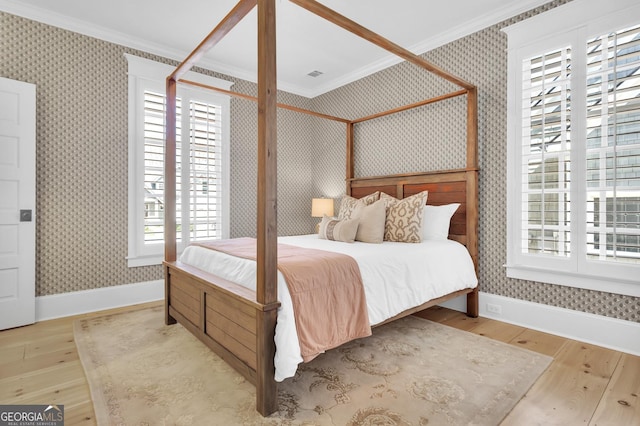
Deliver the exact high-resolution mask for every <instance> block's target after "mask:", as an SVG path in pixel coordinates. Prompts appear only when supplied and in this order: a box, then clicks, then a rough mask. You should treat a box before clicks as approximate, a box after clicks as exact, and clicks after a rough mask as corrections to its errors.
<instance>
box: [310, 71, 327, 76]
mask: <svg viewBox="0 0 640 426" xmlns="http://www.w3.org/2000/svg"><path fill="white" fill-rule="evenodd" d="M322 74H324V73H323V72H322V71H318V70H316V71H311V72H310V73H309V74H307V75H308V76H309V77H317V76H319V75H322Z"/></svg>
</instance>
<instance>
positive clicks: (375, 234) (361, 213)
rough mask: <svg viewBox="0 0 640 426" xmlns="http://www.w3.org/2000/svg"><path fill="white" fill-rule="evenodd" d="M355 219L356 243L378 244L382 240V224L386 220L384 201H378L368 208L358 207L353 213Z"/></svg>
mask: <svg viewBox="0 0 640 426" xmlns="http://www.w3.org/2000/svg"><path fill="white" fill-rule="evenodd" d="M354 217H357V218H358V219H359V220H360V222H359V223H358V231H357V232H356V241H362V242H364V243H374V244H380V243H382V241H383V239H384V224H385V218H386V212H385V204H384V201H382V200H379V201H376V202H375V203H373V204H370V205H368V206H362V205H361V206H358V207H357V208H356V210H355V212H354Z"/></svg>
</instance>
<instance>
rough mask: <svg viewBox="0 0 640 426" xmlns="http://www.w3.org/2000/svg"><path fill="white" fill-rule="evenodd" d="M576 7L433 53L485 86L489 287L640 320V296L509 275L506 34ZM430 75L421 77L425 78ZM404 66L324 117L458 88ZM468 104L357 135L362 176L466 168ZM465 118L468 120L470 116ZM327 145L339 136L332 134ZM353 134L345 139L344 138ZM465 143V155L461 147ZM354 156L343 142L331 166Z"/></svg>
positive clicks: (320, 103)
mask: <svg viewBox="0 0 640 426" xmlns="http://www.w3.org/2000/svg"><path fill="white" fill-rule="evenodd" d="M566 2H567V1H564V0H560V1H554V2H552V3H549V4H547V5H544V6H542V7H540V8H538V9H536V10H534V11H530V12H528V13H525V14H523V15H521V16H518V17H514V18H512V19H509V20H508V21H505V22H502V23H500V24H498V25H495V26H492V27H490V28H487V29H484V30H482V31H479V32H477V33H475V34H472V35H470V36H467V37H464V38H462V39H459V40H456V41H454V42H452V43H449V44H447V45H445V46H442V47H440V48H438V49H435V50H433V51H431V52H428V53H426V54H425V55H423V57H424V58H425V59H427V60H429V61H430V62H432V63H434V64H436V65H438V66H440V67H442V68H443V69H445V70H447V71H450V72H452V73H454V74H455V75H457V76H459V77H462V78H463V79H465V80H467V81H469V82H471V83H473V84H475V85H477V86H478V96H479V100H478V109H479V120H478V121H479V128H478V131H479V141H480V143H479V156H480V225H479V240H480V241H479V253H480V272H479V275H480V277H479V278H480V290H481V291H483V292H487V293H491V294H496V295H502V296H506V297H511V298H515V299H520V300H526V301H530V302H536V303H542V304H546V305H551V306H558V307H563V308H568V309H573V310H577V311H582V312H589V313H594V314H599V315H604V316H608V317H613V318H620V319H625V320H629V321H634V322H640V298H635V297H630V296H622V295H617V294H611V293H602V292H597V291H591V290H582V289H576V288H571V287H564V286H557V285H551V284H543V283H536V282H529V281H522V280H515V279H509V278H507V277H506V273H505V270H504V268H503V266H502V265H504V264H505V263H506V251H507V248H506V242H507V234H506V224H505V221H504V216H505V214H506V202H507V200H506V196H507V195H506V194H507V193H506V169H507V157H506V154H507V146H506V129H507V105H506V103H507V52H506V49H507V38H506V34H504V33H502V32H501V31H500V29H501V28H503V27H505V26H507V25H510V24H512V23H515V22H517V21H520V20H522V19H524V18H526V17H530V16H533V15H534V14H537V13H540V12H542V11H544V10H548V9H551V8H553V7H556V6H558V5H560V4H563V3H566ZM419 74H420V75H419ZM423 74H425V73H424V72H421V71H420V70H419V69H418V68H417V67H414V66H412V65H411V64H408V63H401V64H398V65H396V66H394V67H391V68H388V69H386V70H383V71H381V72H379V73H376V74H375V75H372V76H369V77H366V78H363V79H361V80H359V81H356V82H354V83H351V84H349V85H347V86H344V87H341V88H339V89H336V90H334V91H332V92H329V93H327V94H324V95H321V96H319V97H317V98H315V99H314V107H315V108H317V109H318V110H319V111H322V112H325V113H330V114H336V115H343V116H348V117H351V118H355V117H361V116H365V115H367V114H371V113H375V112H378V111H382V110H385V109H390V108H393V107H395V106H399V105H404V104H408V103H410V102H415V101H419V100H421V99H425V98H427V97H429V96H435V95H437V94H441V93H445V92H447V90H448V91H451V86H450V85H449V84H448V83H446V82H445V83H444V84H443V83H442V82H438V81H435V80H434V79H432V78H428V77H425V76H424V75H423ZM464 108H465V105H464V99H461V101H457V100H453V101H451V100H450V101H447V103H446V104H445V105H443V106H438V107H435V106H434V107H423V108H421V109H420V110H419V111H416V110H414V111H415V112H412V113H411V114H410V115H409V114H406V113H403V114H404V115H405V117H398V118H397V120H386V121H384V122H383V123H376V122H374V123H372V124H369V123H362V124H360V125H358V126H359V127H358V128H357V129H356V155H355V161H356V165H355V169H356V170H355V171H356V175H357V176H367V175H380V174H387V173H408V172H416V171H422V170H430V169H444V168H450V167H464V161H465V160H464V138H465V135H466V130H465V129H464V121H463V122H462V123H460V122H458V121H457V120H458V119H459V118H460V117H464V113H463V112H461V111H464ZM463 120H464V119H463ZM319 137H321V139H322V140H323V141H324V140H325V139H327V140H329V139H330V138H335V139H337V138H338V136H334V135H331V136H326V137H325V138H322V135H320V136H319ZM340 137H342V138H344V136H340ZM458 147H462V150H460V148H458ZM334 156H335V157H337V158H344V157H340V156H344V147H343V146H342V145H340V146H336V147H335V148H334V149H333V150H332V151H331V152H330V153H328V154H327V155H326V156H325V157H324V158H323V161H329V159H330V158H332V157H334ZM318 179H319V183H318V184H319V185H328V186H331V185H335V184H336V183H337V181H338V180H339V175H337V176H333V175H332V176H328V177H323V176H318Z"/></svg>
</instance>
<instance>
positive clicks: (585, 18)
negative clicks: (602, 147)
mask: <svg viewBox="0 0 640 426" xmlns="http://www.w3.org/2000/svg"><path fill="white" fill-rule="evenodd" d="M637 3H638V2H637V0H609V1H602V0H574V1H572V2H571V3H567V4H565V5H563V6H559V7H557V8H554V9H552V10H550V11H548V12H545V13H542V14H540V15H536V16H534V17H532V18H530V19H527V20H524V21H521V22H519V23H517V24H514V25H512V26H509V27H507V28H505V29H503V31H504V32H506V33H507V35H508V46H509V48H508V82H507V84H508V100H507V123H508V129H507V264H506V265H505V267H506V273H507V276H508V277H510V278H518V279H524V280H529V281H535V282H544V283H551V284H559V285H566V286H570V287H577V288H584V289H590V290H598V291H605V292H611V293H618V294H624V295H630V296H636V297H638V296H640V280H638V277H639V276H640V265H638V264H629V265H626V264H620V263H615V264H614V263H613V262H606V261H600V260H593V259H588V258H587V256H586V250H587V245H586V238H587V233H586V151H585V147H584V141H585V139H586V43H587V40H588V39H589V38H590V37H597V36H600V35H602V34H604V33H606V32H608V31H615V30H619V29H622V28H624V27H631V26H634V25H637V24H640V4H637ZM567 45H570V46H571V51H572V55H571V56H572V58H571V63H572V81H571V134H572V137H571V139H572V140H571V223H570V229H571V235H572V237H571V254H570V255H569V256H568V257H560V256H552V255H544V254H528V253H524V252H523V250H522V238H521V233H522V228H521V224H522V223H523V222H522V214H523V212H522V184H523V182H522V178H523V175H522V171H521V162H522V160H521V158H522V142H521V141H522V71H523V69H522V67H523V61H524V60H526V59H528V58H531V57H533V56H535V55H540V54H544V53H546V52H549V51H551V50H554V49H558V48H562V47H565V46H567Z"/></svg>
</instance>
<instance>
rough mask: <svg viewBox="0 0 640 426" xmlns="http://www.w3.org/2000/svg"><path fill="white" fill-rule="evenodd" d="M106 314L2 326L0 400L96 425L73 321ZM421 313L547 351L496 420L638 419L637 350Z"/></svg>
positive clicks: (442, 311)
mask: <svg viewBox="0 0 640 426" xmlns="http://www.w3.org/2000/svg"><path fill="white" fill-rule="evenodd" d="M156 304H157V303H152V304H147V305H156ZM127 309H130V308H123V309H117V310H112V311H108V312H114V311H118V310H127ZM104 313H105V312H99V313H94V314H87V315H83V316H76V317H69V318H62V319H57V320H52V321H44V322H41V323H37V324H34V325H30V326H27V327H20V328H15V329H12V330H6V331H2V332H0V405H4V404H54V403H55V404H63V405H64V409H65V420H66V423H65V424H67V425H69V426H71V425H82V424H87V425H93V424H95V420H94V412H93V406H92V404H91V396H90V394H89V387H88V385H87V381H86V378H85V375H84V371H83V369H82V366H81V365H80V361H79V359H78V352H77V351H76V346H75V343H74V340H73V326H72V324H73V321H74V320H75V319H77V318H80V317H87V316H98V315H102V314H104ZM420 316H422V317H424V318H427V319H430V320H432V321H436V322H440V323H442V324H446V325H449V326H451V327H455V328H458V329H461V330H466V331H469V332H472V333H476V334H480V335H483V336H486V337H489V338H492V339H495V340H500V341H502V342H506V343H509V344H511V345H515V346H520V347H524V348H527V349H530V350H532V351H535V352H539V353H543V354H546V355H549V356H551V357H553V359H554V360H553V362H552V364H551V365H550V366H549V368H548V369H547V371H546V372H545V373H544V374H543V375H542V376H541V377H540V379H538V381H537V382H536V383H535V384H534V385H533V387H532V388H531V389H530V391H529V392H528V393H527V395H526V396H525V397H524V398H523V399H522V400H521V401H520V402H519V403H518V405H516V407H515V408H514V409H513V411H512V412H511V413H510V414H509V416H508V417H507V418H506V419H505V421H504V422H503V423H502V425H518V426H520V425H545V426H547V425H563V426H568V425H598V426H602V425H615V426H631V425H640V397H639V395H640V357H637V356H633V355H628V354H624V353H620V352H616V351H613V350H609V349H605V348H601V347H598V346H594V345H589V344H586V343H581V342H577V341H573V340H569V339H565V338H561V337H557V336H553V335H550V334H546V333H541V332H538V331H534V330H530V329H526V328H523V327H517V326H514V325H510V324H506V323H502V322H499V321H494V320H490V319H486V318H476V319H472V318H467V317H466V316H465V315H464V314H461V313H459V312H455V311H451V310H449V309H446V308H439V307H436V308H431V309H428V310H427V311H424V312H422V313H421V314H420Z"/></svg>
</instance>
